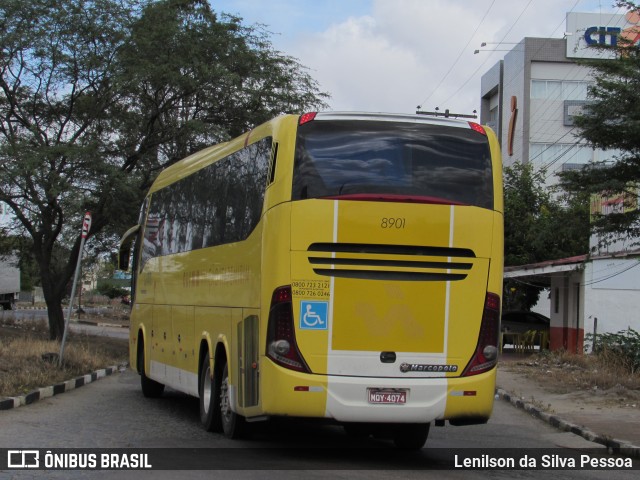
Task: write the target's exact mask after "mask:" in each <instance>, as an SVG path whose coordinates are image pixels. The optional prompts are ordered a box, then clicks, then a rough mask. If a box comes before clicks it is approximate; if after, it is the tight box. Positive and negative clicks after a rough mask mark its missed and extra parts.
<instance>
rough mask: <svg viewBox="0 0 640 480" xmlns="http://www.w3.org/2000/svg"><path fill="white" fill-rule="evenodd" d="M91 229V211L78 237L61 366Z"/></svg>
mask: <svg viewBox="0 0 640 480" xmlns="http://www.w3.org/2000/svg"><path fill="white" fill-rule="evenodd" d="M90 229H91V212H87V213H85V214H84V221H83V222H82V237H81V239H80V251H79V252H78V263H77V264H76V273H75V275H74V276H73V286H72V287H71V298H69V311H68V312H67V318H66V319H65V321H64V332H63V334H62V343H61V344H60V356H59V357H58V367H61V366H62V355H63V354H64V344H65V341H66V340H67V330H68V329H69V321H70V320H71V312H72V311H73V299H74V298H75V296H76V285H77V284H78V276H79V275H80V264H81V263H82V253H83V252H84V242H85V240H86V239H87V235H89V230H90Z"/></svg>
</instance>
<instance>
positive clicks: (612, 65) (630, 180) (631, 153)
mask: <svg viewBox="0 0 640 480" xmlns="http://www.w3.org/2000/svg"><path fill="white" fill-rule="evenodd" d="M618 6H620V7H624V8H626V9H627V11H628V13H627V16H628V18H629V19H632V20H634V23H637V22H638V21H640V10H639V9H638V6H637V5H636V4H634V3H633V2H628V1H623V2H619V3H618ZM623 33H625V32H623ZM627 33H629V32H627ZM631 33H633V36H629V35H627V34H624V35H623V36H621V37H619V38H618V42H617V46H615V47H609V48H613V49H614V53H615V58H613V59H608V60H598V61H589V62H585V63H586V64H587V65H589V66H590V67H591V68H592V71H593V76H594V81H595V83H594V85H592V86H591V87H590V88H589V96H588V99H589V100H590V103H589V104H588V105H586V106H585V107H584V109H583V112H582V114H580V115H577V116H576V117H575V124H576V126H577V127H578V129H579V131H580V136H581V137H582V138H584V139H586V140H587V141H588V142H589V144H590V145H592V146H593V147H594V148H601V149H605V150H617V151H618V152H619V153H618V155H617V158H616V160H615V162H613V163H604V162H600V163H594V164H590V165H587V166H586V167H585V168H583V169H582V170H578V171H570V172H564V173H562V174H561V185H562V187H563V188H564V189H566V190H568V191H571V192H574V193H579V194H582V195H590V194H591V195H597V196H603V197H609V198H614V199H616V200H617V201H618V202H617V204H618V208H617V209H616V210H615V211H613V212H606V214H604V212H593V218H592V232H593V233H595V234H597V236H598V237H599V239H600V243H601V245H607V244H609V243H611V242H613V241H615V240H616V239H618V238H634V237H635V239H636V243H637V239H638V237H640V209H639V208H638V186H639V185H640V111H639V109H638V104H640V48H639V44H638V39H639V36H638V28H637V27H636V29H631Z"/></svg>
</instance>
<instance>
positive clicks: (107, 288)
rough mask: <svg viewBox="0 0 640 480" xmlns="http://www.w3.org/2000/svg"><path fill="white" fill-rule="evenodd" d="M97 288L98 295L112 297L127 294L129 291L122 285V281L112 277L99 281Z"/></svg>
mask: <svg viewBox="0 0 640 480" xmlns="http://www.w3.org/2000/svg"><path fill="white" fill-rule="evenodd" d="M127 283H129V282H127ZM97 290H98V293H99V294H100V295H104V296H106V297H109V298H112V299H113V298H120V297H123V296H125V295H129V291H128V290H127V289H125V288H124V287H123V286H122V282H118V281H115V280H112V279H109V280H102V281H99V282H98V288H97Z"/></svg>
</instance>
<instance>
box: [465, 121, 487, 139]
mask: <svg viewBox="0 0 640 480" xmlns="http://www.w3.org/2000/svg"><path fill="white" fill-rule="evenodd" d="M469 126H470V127H471V129H472V130H474V131H476V132H478V133H481V134H482V135H484V136H486V135H487V131H486V130H485V129H484V127H483V126H482V125H480V124H479V123H475V122H469Z"/></svg>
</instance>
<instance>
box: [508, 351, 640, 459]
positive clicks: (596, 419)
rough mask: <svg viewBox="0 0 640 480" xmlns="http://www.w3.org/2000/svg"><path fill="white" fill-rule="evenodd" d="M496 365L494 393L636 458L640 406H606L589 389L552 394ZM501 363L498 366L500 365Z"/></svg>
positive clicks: (638, 453)
mask: <svg viewBox="0 0 640 480" xmlns="http://www.w3.org/2000/svg"><path fill="white" fill-rule="evenodd" d="M506 363H508V360H506V359H503V360H501V362H500V364H499V365H498V379H497V395H498V397H499V398H501V399H503V400H506V401H509V402H511V403H512V404H513V405H514V406H516V407H519V408H523V409H525V410H527V411H528V412H529V413H531V414H532V415H533V416H535V417H538V418H540V419H541V420H543V421H546V422H547V423H549V424H551V425H553V426H555V427H556V428H559V429H560V430H563V431H566V432H572V433H574V434H576V435H580V436H581V437H583V438H585V439H587V440H589V441H591V442H595V443H598V444H601V445H604V446H606V447H608V448H610V449H611V450H613V451H615V452H617V453H621V454H624V455H628V456H630V457H635V458H640V408H637V406H636V408H633V407H626V408H625V407H621V406H617V405H609V404H607V402H605V401H603V400H602V399H598V398H597V397H596V396H595V395H592V394H590V393H589V392H573V393H567V394H557V393H553V392H551V391H549V390H547V389H545V388H544V386H543V385H542V384H539V383H538V382H536V381H535V380H532V379H530V378H527V377H526V376H525V375H523V374H519V373H517V372H513V371H509V367H508V365H506ZM501 366H502V368H500V367H501Z"/></svg>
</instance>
